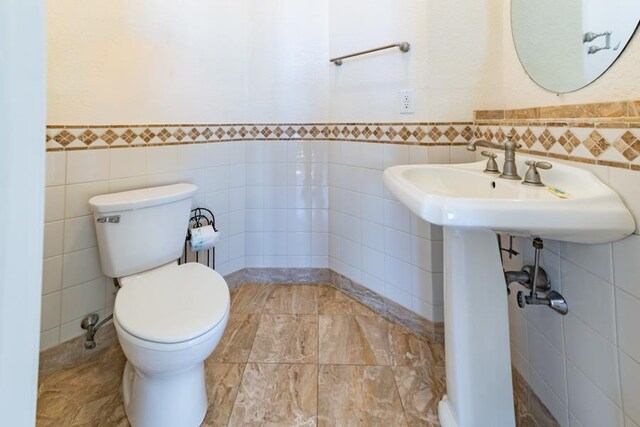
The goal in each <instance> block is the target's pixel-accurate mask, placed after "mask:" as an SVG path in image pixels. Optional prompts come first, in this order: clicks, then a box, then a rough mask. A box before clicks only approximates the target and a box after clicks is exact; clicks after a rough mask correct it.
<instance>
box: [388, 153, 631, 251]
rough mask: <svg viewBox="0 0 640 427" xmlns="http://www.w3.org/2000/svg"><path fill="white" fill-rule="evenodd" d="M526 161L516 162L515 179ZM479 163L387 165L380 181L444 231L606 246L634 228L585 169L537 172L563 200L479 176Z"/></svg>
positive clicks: (542, 190)
mask: <svg viewBox="0 0 640 427" xmlns="http://www.w3.org/2000/svg"><path fill="white" fill-rule="evenodd" d="M497 160H498V164H499V165H502V159H501V158H500V157H499V158H498V159H497ZM526 160H529V158H526V157H523V156H519V158H518V161H517V163H518V171H519V173H520V175H521V176H524V173H525V171H526V168H527V166H526V165H524V161H526ZM485 163H486V162H485V161H480V162H476V163H466V164H458V165H409V166H394V167H391V168H389V169H387V170H386V171H385V172H384V182H385V184H386V185H387V187H388V188H389V190H391V192H392V193H393V194H394V195H395V196H396V197H397V198H398V199H399V200H400V201H401V202H402V203H404V204H405V205H406V206H407V207H408V208H409V209H411V211H413V212H414V213H415V214H416V215H418V216H419V217H421V218H423V219H425V220H427V221H429V222H431V223H433V224H438V225H443V226H454V227H480V228H488V229H491V230H494V231H497V232H506V233H509V234H513V235H526V236H537V237H543V238H544V237H546V238H551V239H556V240H565V241H570V242H579V243H604V242H611V241H615V240H619V239H622V238H623V237H625V236H627V235H629V234H630V233H632V232H633V230H634V229H635V225H634V220H633V217H632V216H631V213H630V212H629V210H628V209H627V208H626V207H625V205H624V203H623V202H622V200H621V199H620V197H619V196H618V194H617V193H616V192H614V191H613V190H611V189H610V188H609V187H607V186H606V185H605V184H603V183H602V182H600V180H598V178H596V177H595V176H594V175H593V174H592V173H591V172H589V171H587V170H584V169H580V168H576V167H572V166H568V165H565V164H560V163H554V164H553V169H551V170H543V171H540V172H541V175H542V180H543V182H544V184H546V185H547V186H550V187H554V188H557V189H560V190H562V191H564V192H566V193H568V195H569V198H567V199H562V198H559V197H557V196H555V195H554V194H552V193H551V192H550V191H548V190H547V188H546V187H531V186H527V185H522V183H521V181H515V180H507V179H502V178H498V177H497V176H496V175H490V174H486V173H484V172H483V170H484V166H485Z"/></svg>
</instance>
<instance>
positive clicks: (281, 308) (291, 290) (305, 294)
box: [263, 285, 318, 314]
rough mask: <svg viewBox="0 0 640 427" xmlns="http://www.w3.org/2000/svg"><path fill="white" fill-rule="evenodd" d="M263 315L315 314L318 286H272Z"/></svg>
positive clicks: (316, 311) (316, 310)
mask: <svg viewBox="0 0 640 427" xmlns="http://www.w3.org/2000/svg"><path fill="white" fill-rule="evenodd" d="M263 313H269V314H317V313H318V286H313V285H274V286H273V289H272V290H271V292H270V293H269V297H268V298H267V301H266V302H265V304H264V310H263Z"/></svg>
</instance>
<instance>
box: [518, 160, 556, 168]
mask: <svg viewBox="0 0 640 427" xmlns="http://www.w3.org/2000/svg"><path fill="white" fill-rule="evenodd" d="M524 163H525V164H526V165H527V166H533V167H536V168H538V169H547V170H548V169H551V168H552V167H553V165H552V164H551V163H549V162H537V161H535V160H527V161H526V162H524Z"/></svg>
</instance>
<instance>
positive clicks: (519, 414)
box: [513, 397, 537, 427]
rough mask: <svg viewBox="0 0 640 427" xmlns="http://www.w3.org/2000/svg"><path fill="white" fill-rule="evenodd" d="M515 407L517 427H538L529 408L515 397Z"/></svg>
mask: <svg viewBox="0 0 640 427" xmlns="http://www.w3.org/2000/svg"><path fill="white" fill-rule="evenodd" d="M513 405H514V407H515V411H516V426H518V427H537V424H536V422H535V420H534V419H533V417H532V416H531V414H530V413H529V410H528V409H527V407H526V406H525V405H524V404H523V403H522V402H521V401H520V399H518V398H517V397H514V399H513Z"/></svg>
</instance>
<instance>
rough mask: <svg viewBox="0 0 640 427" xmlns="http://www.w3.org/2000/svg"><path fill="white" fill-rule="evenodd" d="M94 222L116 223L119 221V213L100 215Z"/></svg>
mask: <svg viewBox="0 0 640 427" xmlns="http://www.w3.org/2000/svg"><path fill="white" fill-rule="evenodd" d="M96 222H99V223H101V224H104V223H110V224H118V223H119V222H120V215H110V216H101V217H100V218H98V219H96Z"/></svg>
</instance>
